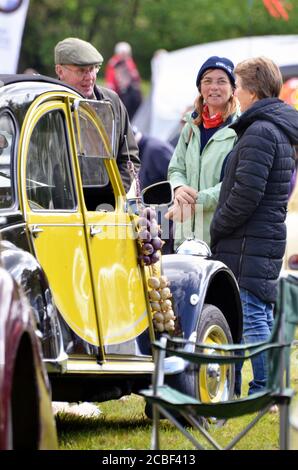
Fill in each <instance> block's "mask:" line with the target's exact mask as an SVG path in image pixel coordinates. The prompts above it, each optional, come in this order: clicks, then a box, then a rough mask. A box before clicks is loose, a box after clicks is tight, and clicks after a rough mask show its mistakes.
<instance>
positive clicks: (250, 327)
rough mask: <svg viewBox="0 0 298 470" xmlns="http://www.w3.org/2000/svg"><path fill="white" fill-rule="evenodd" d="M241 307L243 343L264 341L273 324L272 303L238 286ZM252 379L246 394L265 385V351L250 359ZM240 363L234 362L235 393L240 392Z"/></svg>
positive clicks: (238, 393)
mask: <svg viewBox="0 0 298 470" xmlns="http://www.w3.org/2000/svg"><path fill="white" fill-rule="evenodd" d="M240 298H241V303H242V309H243V335H242V342H243V343H256V342H258V341H265V340H267V339H268V337H269V336H270V333H271V331H272V326H273V305H272V304H271V303H266V302H263V301H262V300H261V299H259V297H256V296H255V295H254V294H252V293H251V292H249V291H247V290H246V289H242V288H240ZM251 362H252V369H253V380H252V381H251V382H250V383H249V390H248V394H249V395H251V394H252V393H255V392H258V391H261V390H262V388H264V387H265V385H266V380H267V365H266V353H262V354H258V355H257V356H255V357H254V358H253V359H252V360H251ZM241 368H242V363H238V364H236V382H235V393H236V395H240V394H241Z"/></svg>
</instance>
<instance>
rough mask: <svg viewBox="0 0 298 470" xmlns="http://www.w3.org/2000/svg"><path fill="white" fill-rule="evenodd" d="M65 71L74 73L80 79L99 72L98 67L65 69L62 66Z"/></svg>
mask: <svg viewBox="0 0 298 470" xmlns="http://www.w3.org/2000/svg"><path fill="white" fill-rule="evenodd" d="M62 67H64V68H65V69H66V70H69V72H72V73H74V74H75V75H77V76H78V77H80V78H83V77H85V76H86V75H88V74H90V75H97V74H98V71H99V65H90V66H89V67H76V68H70V67H67V66H66V65H63V66H62Z"/></svg>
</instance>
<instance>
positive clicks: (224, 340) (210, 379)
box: [190, 304, 235, 403]
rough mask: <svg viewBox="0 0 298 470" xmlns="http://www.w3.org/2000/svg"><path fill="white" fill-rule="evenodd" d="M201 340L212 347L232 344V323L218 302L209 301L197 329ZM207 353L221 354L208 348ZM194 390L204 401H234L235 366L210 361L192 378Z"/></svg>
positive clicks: (192, 390) (198, 337)
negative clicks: (230, 324)
mask: <svg viewBox="0 0 298 470" xmlns="http://www.w3.org/2000/svg"><path fill="white" fill-rule="evenodd" d="M197 342H199V343H206V344H208V346H212V345H213V344H214V345H221V344H232V343H233V339H232V334H231V331H230V328H229V325H228V323H227V321H226V319H225V317H224V315H223V314H222V312H221V311H220V310H219V308H217V307H215V305H211V304H205V305H204V307H203V310H202V313H201V317H200V320H199V324H198V328H197ZM205 353H207V354H210V355H212V354H217V353H216V350H212V349H206V350H205ZM191 382H193V386H192V389H191V390H190V392H192V395H193V396H196V397H197V398H199V399H200V400H201V401H203V402H207V403H210V402H212V403H217V402H220V401H226V400H230V399H231V398H232V397H233V394H234V385H235V366H234V365H231V364H222V365H219V364H206V365H204V366H201V367H200V369H199V372H198V373H194V374H193V377H192V381H191Z"/></svg>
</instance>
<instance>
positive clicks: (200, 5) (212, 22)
mask: <svg viewBox="0 0 298 470" xmlns="http://www.w3.org/2000/svg"><path fill="white" fill-rule="evenodd" d="M288 3H289V2H288ZM291 3H292V10H291V12H290V15H289V20H288V21H280V20H277V19H276V18H274V17H272V16H270V15H269V14H268V11H267V10H266V9H265V7H264V4H263V1H262V0H246V1H245V0H242V1H241V2H239V0H213V1H211V0H192V1H191V2H185V1H184V0H110V1H107V0H62V1H61V0H31V2H30V6H29V11H28V17H27V22H26V26H25V31H24V36H23V45H22V50H21V61H20V66H19V69H20V70H23V69H24V68H26V67H33V68H35V69H37V70H38V71H39V72H41V73H46V74H49V75H54V60H53V50H54V46H55V44H56V43H57V42H58V41H59V40H61V39H63V38H65V37H67V36H77V37H80V38H82V39H85V40H87V41H90V42H92V43H93V44H94V45H95V46H96V47H97V48H98V49H99V51H100V52H101V53H102V55H103V56H104V57H105V59H106V61H107V60H108V58H109V57H110V56H111V55H112V53H113V48H114V44H115V43H116V42H118V41H123V40H125V41H128V42H129V43H131V45H132V48H133V53H134V57H135V59H136V62H137V64H138V66H139V68H140V71H141V74H142V76H143V77H144V78H147V79H148V78H150V74H151V68H150V61H151V58H152V56H153V54H154V52H155V51H156V50H158V49H161V48H163V49H167V50H168V51H171V50H176V49H179V48H183V47H188V46H190V45H195V44H199V43H205V42H210V41H217V40H220V39H229V38H235V37H240V36H248V35H266V34H296V32H297V30H298V5H295V4H296V3H297V0H292V2H291ZM227 52H228V51H227Z"/></svg>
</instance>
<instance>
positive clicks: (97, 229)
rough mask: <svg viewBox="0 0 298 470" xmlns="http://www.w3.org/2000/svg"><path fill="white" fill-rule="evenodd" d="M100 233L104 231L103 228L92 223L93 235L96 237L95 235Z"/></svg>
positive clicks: (91, 233) (91, 232) (91, 231)
mask: <svg viewBox="0 0 298 470" xmlns="http://www.w3.org/2000/svg"><path fill="white" fill-rule="evenodd" d="M99 233H102V228H100V227H96V226H94V225H91V227H90V235H91V237H94V235H97V234H99Z"/></svg>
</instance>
